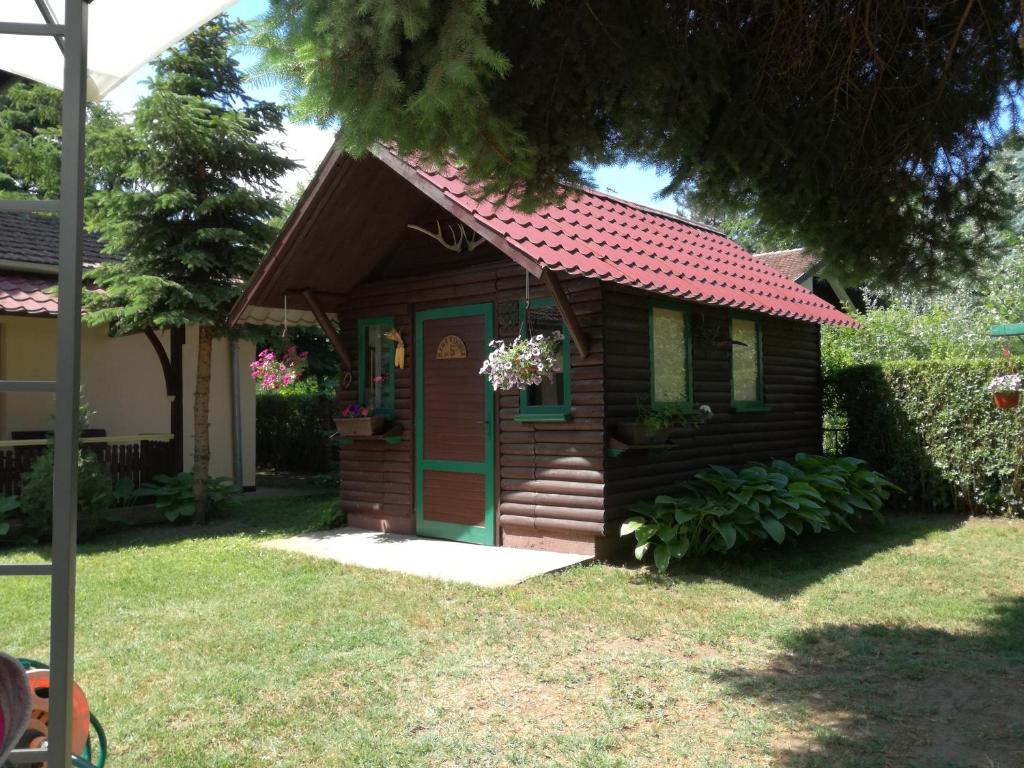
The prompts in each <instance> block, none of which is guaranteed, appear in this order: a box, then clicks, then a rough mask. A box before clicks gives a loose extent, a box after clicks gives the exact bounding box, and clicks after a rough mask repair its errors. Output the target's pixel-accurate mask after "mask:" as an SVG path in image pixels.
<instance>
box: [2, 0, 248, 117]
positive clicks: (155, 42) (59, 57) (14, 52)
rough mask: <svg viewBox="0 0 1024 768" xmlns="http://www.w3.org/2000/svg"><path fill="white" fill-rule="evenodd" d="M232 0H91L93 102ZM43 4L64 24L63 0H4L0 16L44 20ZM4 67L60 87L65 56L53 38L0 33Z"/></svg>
mask: <svg viewBox="0 0 1024 768" xmlns="http://www.w3.org/2000/svg"><path fill="white" fill-rule="evenodd" d="M234 3H235V0H172V2H165V1H164V0H93V2H92V3H91V4H90V5H89V67H88V83H87V90H86V96H87V97H88V98H89V99H90V100H93V101H98V100H100V99H102V98H104V97H105V96H106V95H107V94H108V93H110V92H111V91H112V90H113V89H114V88H116V87H117V86H118V85H120V84H121V83H122V82H124V81H125V80H126V79H128V78H129V77H130V76H131V75H132V74H133V73H134V72H135V71H136V70H138V69H139V68H140V67H142V66H143V65H145V64H146V63H147V62H149V61H152V60H153V59H155V58H156V57H157V56H159V55H160V54H161V53H162V52H163V51H164V50H166V49H167V48H169V47H170V46H172V45H174V44H175V43H176V42H178V41H179V40H181V39H182V38H184V37H185V36H186V35H188V34H189V33H191V32H192V31H193V30H195V29H197V28H198V27H200V26H202V25H203V24H205V23H206V22H207V21H209V20H210V19H212V18H213V17H214V16H216V15H217V14H219V13H221V12H222V11H224V10H225V9H227V8H229V7H230V6H232V5H234ZM40 4H42V5H43V6H45V7H46V8H48V9H49V10H50V12H51V14H52V19H53V21H54V22H55V23H58V24H60V23H63V21H64V0H3V1H2V2H0V20H2V21H9V22H20V23H26V24H41V23H45V21H46V19H45V17H44V14H43V12H42V11H41V10H40V8H39V5H40ZM0 70H6V71H8V72H12V73H14V74H16V75H21V76H22V77H25V78H28V79H29V80H35V81H37V82H40V83H46V84H47V85H52V86H53V87H54V88H61V87H63V83H64V56H63V54H62V53H61V51H60V48H58V47H57V43H56V41H55V40H54V38H52V37H23V36H15V35H0Z"/></svg>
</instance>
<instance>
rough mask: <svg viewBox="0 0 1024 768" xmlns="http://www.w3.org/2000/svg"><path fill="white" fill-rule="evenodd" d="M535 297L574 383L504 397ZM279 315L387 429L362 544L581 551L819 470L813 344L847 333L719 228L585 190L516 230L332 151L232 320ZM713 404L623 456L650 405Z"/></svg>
mask: <svg viewBox="0 0 1024 768" xmlns="http://www.w3.org/2000/svg"><path fill="white" fill-rule="evenodd" d="M527 299H528V300H529V307H530V309H531V310H532V311H533V312H535V314H532V316H530V318H529V322H528V323H527V327H528V328H529V329H530V331H531V333H537V332H539V331H541V330H554V329H561V330H562V331H563V334H564V336H565V338H566V342H565V344H564V349H563V355H564V360H563V365H562V373H561V374H560V375H559V376H558V378H557V379H556V380H555V381H554V382H551V383H546V384H543V385H539V386H537V387H533V388H531V389H529V390H525V391H523V392H519V391H509V392H500V393H495V392H493V391H492V390H491V388H490V384H489V382H488V381H487V379H485V378H484V377H483V376H481V375H480V366H481V362H482V361H483V360H484V358H485V357H486V355H487V354H488V351H489V350H488V344H489V343H490V341H491V340H492V339H509V338H512V337H515V336H516V335H517V333H518V332H519V330H520V328H521V327H522V326H523V322H524V314H525V311H526V307H527ZM285 306H287V307H288V311H289V316H290V317H291V318H292V321H293V322H300V321H303V320H312V321H315V322H319V323H320V325H321V326H322V327H323V328H324V330H325V332H326V333H327V335H328V336H329V337H330V338H331V340H332V342H333V344H334V346H335V349H336V350H337V353H338V357H339V360H340V361H341V364H342V367H343V370H347V371H348V372H350V373H351V376H346V375H344V374H343V376H342V382H343V384H342V390H341V392H340V397H341V399H342V400H343V401H344V402H348V403H351V402H359V403H361V404H363V405H366V406H372V407H373V408H375V409H376V411H377V413H378V414H381V415H385V416H386V417H387V418H388V422H389V423H388V426H387V428H386V430H385V431H384V432H382V433H381V434H378V435H373V436H368V437H361V438H360V437H356V438H347V439H343V440H341V441H340V443H341V449H340V454H341V466H340V471H341V487H340V494H341V504H342V507H343V508H344V509H345V511H346V512H347V513H348V519H349V522H350V523H351V524H353V525H355V526H358V527H368V528H376V529H383V530H392V531H399V532H413V531H415V532H417V533H420V534H422V535H427V536H437V537H443V538H450V539H456V540H459V541H471V542H475V543H480V544H492V545H493V544H501V545H505V546H518V547H536V548H544V549H552V550H561V551H569V552H579V553H583V554H605V553H607V552H609V551H610V550H611V549H612V548H614V547H615V546H616V545H617V544H618V542H619V541H620V539H619V535H618V533H619V523H620V521H621V519H622V518H623V517H624V516H626V514H627V512H628V506H629V504H630V503H632V502H634V501H637V500H640V499H645V498H652V497H653V496H654V495H656V494H658V493H660V492H663V491H665V490H668V489H670V488H671V487H672V485H673V484H674V483H676V482H678V481H679V480H680V479H681V478H683V477H685V476H686V474H687V473H689V472H693V471H694V470H697V469H701V468H704V467H706V466H707V465H709V464H713V463H719V464H741V463H745V462H749V461H754V460H765V459H770V458H773V457H780V458H782V457H785V458H790V457H792V456H793V455H794V454H795V453H797V452H800V451H809V452H814V453H818V452H820V451H821V390H820V371H819V363H820V348H819V333H818V326H819V324H821V323H838V324H844V325H853V324H854V321H852V320H851V319H850V318H849V317H847V316H846V315H844V314H843V313H842V312H840V311H838V310H836V309H835V308H833V307H832V306H830V305H829V304H828V303H827V302H825V301H823V300H822V299H820V298H818V297H817V296H815V295H814V294H812V293H811V292H810V291H808V290H807V289H805V288H803V287H802V286H800V285H797V284H796V283H793V282H792V281H790V280H788V279H787V278H785V277H784V276H783V275H781V274H779V273H778V272H777V271H775V270H774V269H772V268H770V267H768V266H766V265H765V264H764V263H763V262H761V261H759V260H757V259H755V258H754V257H753V256H752V255H750V254H749V253H747V252H745V251H744V250H743V249H742V248H741V247H740V246H739V245H737V244H736V243H735V242H733V241H731V240H729V239H728V238H727V237H725V236H724V235H722V234H721V233H720V232H717V231H715V230H712V229H709V228H707V227H703V226H700V225H697V224H694V223H692V222H689V221H686V220H685V219H681V218H679V217H676V216H672V215H670V214H666V213H663V212H660V211H653V210H650V209H646V208H644V207H642V206H638V205H634V204H632V203H628V202H626V201H622V200H619V199H617V198H614V197H612V196H610V195H606V194H603V193H600V192H596V191H591V190H586V191H582V192H580V193H579V194H578V195H573V196H570V197H569V198H568V199H567V200H566V201H565V203H564V204H563V205H560V206H551V207H547V208H543V209H540V210H538V211H535V212H533V213H524V212H520V211H515V210H511V209H509V208H506V207H503V206H497V205H494V204H492V203H490V202H486V201H480V200H478V199H477V198H476V197H475V196H474V194H473V190H472V189H470V188H468V187H467V185H466V184H465V183H464V182H463V181H462V179H461V177H460V174H459V173H458V171H457V170H456V169H453V168H443V169H431V168H428V167H420V166H417V165H414V164H410V163H409V162H407V161H405V160H403V159H402V158H399V157H397V156H395V155H393V154H391V153H390V152H387V151H384V150H379V151H377V152H376V153H375V154H374V155H370V156H367V157H365V158H363V159H360V160H356V159H353V158H352V157H349V156H347V155H345V154H344V153H340V152H337V151H332V153H331V154H330V155H329V156H328V157H327V159H326V160H325V161H324V163H323V165H322V166H321V167H320V170H319V171H318V173H317V175H316V177H315V178H314V179H313V181H312V183H311V184H310V186H309V188H308V189H307V191H306V193H305V195H304V197H303V199H302V200H301V201H300V203H299V205H298V206H297V208H296V210H295V212H294V213H293V214H292V216H291V217H290V219H289V221H288V222H287V224H286V225H285V227H284V229H283V230H282V232H281V235H280V237H279V239H278V241H277V243H276V244H275V245H274V247H273V248H272V249H271V251H270V253H269V254H268V256H267V258H266V259H265V260H264V262H263V264H262V265H261V267H260V268H259V269H258V270H257V272H256V274H255V275H254V276H253V279H252V280H251V281H250V284H249V286H248V288H247V290H246V292H245V294H244V295H243V296H242V298H241V299H240V300H239V302H238V303H237V304H236V306H235V309H234V311H233V313H232V321H233V322H236V323H260V322H270V323H278V322H280V316H281V314H282V311H283V309H284V307H285ZM335 320H336V321H337V323H338V327H335V325H334V322H335ZM396 339H401V344H402V346H403V347H404V349H405V352H406V355H405V366H404V367H402V366H400V365H397V364H396V362H395V351H396ZM700 404H706V405H709V406H710V407H711V408H712V409H713V410H714V413H715V416H714V418H713V419H712V420H711V421H710V422H709V423H707V424H705V425H704V426H703V427H702V428H701V429H700V430H699V431H697V432H693V431H692V430H688V429H685V428H684V429H678V430H676V431H675V433H673V434H671V435H670V436H669V437H668V438H667V439H665V440H663V441H662V442H661V443H660V444H657V445H638V444H635V443H632V444H631V443H629V442H627V441H626V440H624V439H623V438H622V433H621V430H622V428H623V426H624V424H627V423H629V422H631V421H635V420H636V418H637V415H638V410H639V409H640V408H641V407H642V406H645V405H653V407H654V408H656V409H657V408H667V407H669V406H673V407H675V408H678V409H691V410H696V408H697V406H698V405H700Z"/></svg>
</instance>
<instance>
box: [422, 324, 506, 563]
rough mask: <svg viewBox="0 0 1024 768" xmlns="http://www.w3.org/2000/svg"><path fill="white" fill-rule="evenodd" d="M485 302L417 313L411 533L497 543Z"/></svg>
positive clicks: (489, 330)
mask: <svg viewBox="0 0 1024 768" xmlns="http://www.w3.org/2000/svg"><path fill="white" fill-rule="evenodd" d="M493 328H494V316H493V308H492V306H491V305H490V304H472V305H469V306H464V307H444V308H441V309H429V310H425V311H423V312H418V313H417V314H416V348H415V350H414V354H415V356H416V532H417V533H419V534H421V535H423V536H436V537H438V538H443V539H452V540H454V541H467V542H472V543H474V544H494V543H495V540H494V393H493V390H492V389H491V385H490V383H489V382H488V381H487V379H486V378H485V377H484V376H482V375H481V374H480V366H481V365H482V364H483V361H484V358H485V357H486V356H487V354H488V352H489V351H490V347H489V344H490V341H491V338H492V336H493Z"/></svg>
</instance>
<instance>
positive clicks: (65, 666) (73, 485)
mask: <svg viewBox="0 0 1024 768" xmlns="http://www.w3.org/2000/svg"><path fill="white" fill-rule="evenodd" d="M64 8H65V10H64V24H65V27H66V30H67V33H66V38H65V41H64V104H63V113H62V120H63V123H62V125H63V136H62V145H61V169H60V199H61V213H60V266H59V267H58V272H57V276H58V277H57V286H58V287H57V290H58V295H59V296H60V304H59V307H58V317H57V387H56V393H57V394H56V424H55V427H56V428H55V434H54V447H53V583H52V588H51V595H50V670H51V671H50V720H49V727H48V731H49V734H48V736H49V745H48V746H49V751H50V756H51V757H50V760H49V765H50V766H51V768H55V766H60V767H61V768H69V767H70V765H71V717H70V714H71V686H72V680H73V675H74V652H75V621H74V615H75V557H76V553H77V542H76V539H77V534H78V430H79V424H78V418H79V375H80V352H81V332H82V326H81V323H82V229H83V227H84V222H83V212H82V197H83V195H84V189H83V187H84V181H85V179H84V177H85V78H86V56H87V51H86V47H87V46H86V40H87V34H88V5H86V3H85V2H84V0H65V3H64Z"/></svg>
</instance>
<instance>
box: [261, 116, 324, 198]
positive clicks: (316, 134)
mask: <svg viewBox="0 0 1024 768" xmlns="http://www.w3.org/2000/svg"><path fill="white" fill-rule="evenodd" d="M271 139H272V140H273V141H280V142H282V143H283V144H284V147H285V151H286V153H287V155H288V157H290V158H291V159H292V160H294V161H295V162H296V163H298V164H299V166H300V167H299V168H296V169H295V170H294V171H291V172H289V173H287V174H285V176H284V177H283V178H282V179H281V191H282V192H284V194H285V195H290V194H291V193H292V192H294V191H295V189H296V188H297V187H298V186H299V185H300V184H304V183H306V182H308V181H309V180H310V179H311V178H312V177H313V174H314V173H316V169H317V168H318V167H319V166H320V162H321V161H322V160H323V159H324V156H326V155H327V152H328V150H330V148H331V145H332V144H333V143H334V132H333V131H325V130H323V129H322V128H318V127H317V126H315V125H307V124H304V123H292V122H290V121H289V122H286V123H285V128H284V133H283V135H276V136H272V137H271Z"/></svg>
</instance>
